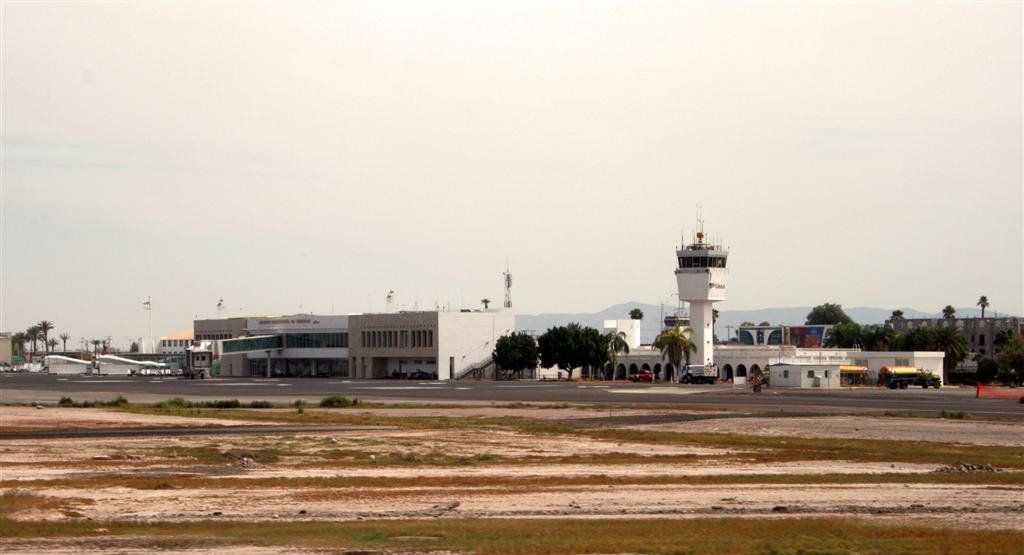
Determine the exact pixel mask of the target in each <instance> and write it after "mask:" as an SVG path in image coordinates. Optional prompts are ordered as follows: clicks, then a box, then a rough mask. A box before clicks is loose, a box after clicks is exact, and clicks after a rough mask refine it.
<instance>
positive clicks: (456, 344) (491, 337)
mask: <svg viewBox="0 0 1024 555" xmlns="http://www.w3.org/2000/svg"><path fill="white" fill-rule="evenodd" d="M515 329H516V317H515V314H514V313H513V312H512V311H510V310H493V311H491V310H488V311H481V312H439V313H438V314H437V377H438V379H441V380H450V379H451V378H452V375H451V372H450V370H451V368H450V365H449V361H450V360H452V359H454V371H455V374H456V375H458V373H459V372H460V371H461V370H463V369H464V368H467V367H469V366H472V365H474V364H476V363H478V362H480V361H482V360H484V359H486V358H487V357H489V356H490V355H491V353H492V352H493V351H494V342H495V341H497V339H498V338H499V337H501V336H503V335H508V334H510V333H512V332H513V331H515Z"/></svg>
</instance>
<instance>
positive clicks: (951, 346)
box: [932, 327, 970, 381]
mask: <svg viewBox="0 0 1024 555" xmlns="http://www.w3.org/2000/svg"><path fill="white" fill-rule="evenodd" d="M932 348H933V349H935V350H936V351H942V352H943V353H945V357H944V358H943V362H942V365H943V368H944V369H945V371H946V372H947V373H948V372H952V371H953V370H955V369H956V367H957V366H958V365H959V364H960V363H961V362H963V361H964V360H967V354H968V353H969V352H970V347H968V346H967V340H966V339H964V335H963V334H962V333H960V330H958V329H956V328H951V327H940V328H936V330H935V336H934V343H933V346H932ZM943 381H945V377H943Z"/></svg>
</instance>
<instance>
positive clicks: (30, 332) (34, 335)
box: [25, 326, 43, 359]
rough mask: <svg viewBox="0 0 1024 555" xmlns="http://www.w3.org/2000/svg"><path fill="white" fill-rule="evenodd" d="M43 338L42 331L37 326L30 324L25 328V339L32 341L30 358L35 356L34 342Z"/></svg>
mask: <svg viewBox="0 0 1024 555" xmlns="http://www.w3.org/2000/svg"><path fill="white" fill-rule="evenodd" d="M42 338H43V333H42V332H41V331H39V327H38V326H31V327H29V328H28V329H27V330H25V339H27V340H28V341H31V342H32V358H33V359H34V358H36V343H38V342H39V340H40V339H42Z"/></svg>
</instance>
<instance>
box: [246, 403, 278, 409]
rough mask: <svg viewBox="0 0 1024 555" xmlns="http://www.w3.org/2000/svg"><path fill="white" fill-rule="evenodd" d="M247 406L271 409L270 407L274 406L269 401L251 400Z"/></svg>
mask: <svg viewBox="0 0 1024 555" xmlns="http://www.w3.org/2000/svg"><path fill="white" fill-rule="evenodd" d="M249 408H251V409H272V408H274V404H273V403H271V402H270V401H253V402H251V403H249Z"/></svg>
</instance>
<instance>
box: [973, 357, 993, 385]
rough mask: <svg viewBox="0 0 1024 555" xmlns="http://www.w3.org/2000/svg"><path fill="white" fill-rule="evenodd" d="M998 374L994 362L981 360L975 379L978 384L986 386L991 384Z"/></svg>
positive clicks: (985, 359)
mask: <svg viewBox="0 0 1024 555" xmlns="http://www.w3.org/2000/svg"><path fill="white" fill-rule="evenodd" d="M998 373H999V364H998V363H997V362H996V361H994V360H992V359H990V358H982V359H981V360H979V361H978V371H977V373H976V374H975V377H976V378H977V379H978V382H980V383H986V384H987V383H992V380H994V379H995V378H996V375H997V374H998Z"/></svg>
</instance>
